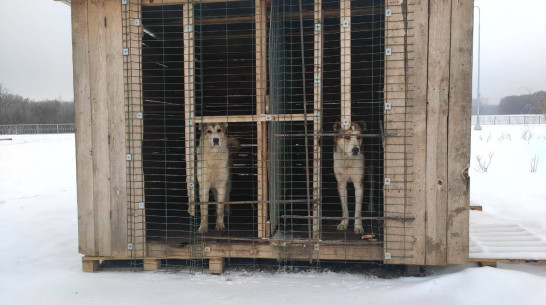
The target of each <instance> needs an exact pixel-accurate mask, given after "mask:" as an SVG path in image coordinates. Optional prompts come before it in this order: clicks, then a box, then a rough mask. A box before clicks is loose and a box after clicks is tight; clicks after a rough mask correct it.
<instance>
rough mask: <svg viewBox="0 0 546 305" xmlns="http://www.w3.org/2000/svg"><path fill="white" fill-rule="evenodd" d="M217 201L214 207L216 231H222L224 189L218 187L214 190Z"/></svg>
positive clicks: (223, 226)
mask: <svg viewBox="0 0 546 305" xmlns="http://www.w3.org/2000/svg"><path fill="white" fill-rule="evenodd" d="M216 194H217V198H216V200H217V201H218V203H217V205H216V230H224V229H225V228H226V226H225V225H224V203H223V202H225V201H226V187H220V188H217V189H216Z"/></svg>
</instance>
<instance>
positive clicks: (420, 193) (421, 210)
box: [405, 0, 428, 265]
mask: <svg viewBox="0 0 546 305" xmlns="http://www.w3.org/2000/svg"><path fill="white" fill-rule="evenodd" d="M410 4H411V5H412V8H413V18H412V20H413V22H412V24H411V25H410V26H409V28H410V29H412V30H413V35H412V36H410V37H409V38H408V39H409V45H413V46H414V51H413V59H412V62H411V64H410V67H411V68H410V71H409V83H410V84H412V85H411V86H412V88H411V90H410V91H409V96H410V98H409V103H410V105H411V106H412V107H411V114H410V121H411V124H412V129H413V132H412V134H411V138H409V141H410V143H411V144H412V149H413V151H412V155H411V160H412V168H411V170H410V171H411V172H412V177H413V179H412V183H411V184H410V186H411V187H410V192H409V194H410V198H409V203H410V208H411V214H412V215H413V217H415V221H414V222H413V227H412V229H411V230H409V231H408V235H411V236H413V237H414V238H415V242H414V243H413V258H412V259H406V260H405V261H406V263H408V264H415V265H424V264H425V211H426V196H425V195H426V179H425V175H424V173H425V170H426V161H427V155H426V145H427V121H426V120H427V67H428V1H427V0H415V1H414V2H412V3H410Z"/></svg>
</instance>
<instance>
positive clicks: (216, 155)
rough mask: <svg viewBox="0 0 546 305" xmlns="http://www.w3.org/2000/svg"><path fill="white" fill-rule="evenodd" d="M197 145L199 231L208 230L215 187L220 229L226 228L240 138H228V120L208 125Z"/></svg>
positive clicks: (202, 129)
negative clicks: (231, 174) (233, 170)
mask: <svg viewBox="0 0 546 305" xmlns="http://www.w3.org/2000/svg"><path fill="white" fill-rule="evenodd" d="M200 129H201V138H200V140H199V146H198V147H197V181H198V182H199V199H200V204H201V224H200V226H199V229H198V232H199V233H205V232H207V231H208V216H209V215H208V206H209V205H208V202H209V191H210V190H212V191H213V193H214V197H215V199H216V202H217V206H216V230H223V229H225V225H224V204H223V202H226V201H228V200H229V193H230V190H231V177H230V168H231V167H232V164H233V161H232V158H231V154H232V153H234V152H235V151H236V150H237V149H238V148H239V141H237V139H235V138H228V137H227V135H226V129H227V124H226V123H217V124H215V123H212V124H205V125H203V126H202V127H200Z"/></svg>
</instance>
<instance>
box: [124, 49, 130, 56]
mask: <svg viewBox="0 0 546 305" xmlns="http://www.w3.org/2000/svg"><path fill="white" fill-rule="evenodd" d="M127 55H129V49H127V48H123V56H127Z"/></svg>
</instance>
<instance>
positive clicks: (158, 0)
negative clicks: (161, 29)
mask: <svg viewBox="0 0 546 305" xmlns="http://www.w3.org/2000/svg"><path fill="white" fill-rule="evenodd" d="M236 1H241V0H141V3H142V6H163V5H182V4H191V5H194V4H199V3H220V2H236Z"/></svg>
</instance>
